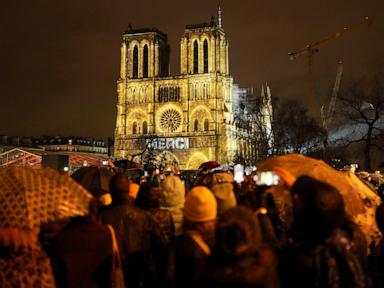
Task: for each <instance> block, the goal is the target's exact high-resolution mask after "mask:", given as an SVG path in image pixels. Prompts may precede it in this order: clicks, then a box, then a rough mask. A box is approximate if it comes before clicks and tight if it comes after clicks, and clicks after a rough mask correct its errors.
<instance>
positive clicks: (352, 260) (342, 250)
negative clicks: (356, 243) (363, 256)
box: [280, 230, 369, 288]
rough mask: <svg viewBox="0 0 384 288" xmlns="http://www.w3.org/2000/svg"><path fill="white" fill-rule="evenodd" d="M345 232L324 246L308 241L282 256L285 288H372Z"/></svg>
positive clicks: (335, 233) (282, 273)
mask: <svg viewBox="0 0 384 288" xmlns="http://www.w3.org/2000/svg"><path fill="white" fill-rule="evenodd" d="M351 247H353V243H352V242H351V241H350V239H348V236H347V234H346V233H345V232H343V231H341V230H337V231H335V232H334V233H333V235H331V236H330V237H329V238H327V239H326V240H324V241H322V242H315V241H308V240H305V241H303V242H301V243H299V244H297V245H295V246H294V247H292V248H289V249H286V250H285V251H284V252H283V253H282V257H281V263H280V279H281V284H282V287H303V288H304V287H319V288H322V287H324V288H325V287H335V288H350V287H351V288H363V287H369V286H367V285H368V283H369V282H368V279H367V276H366V275H365V271H364V269H363V265H362V264H361V263H360V259H359V257H358V256H357V255H356V254H355V253H354V252H353V250H352V249H351Z"/></svg>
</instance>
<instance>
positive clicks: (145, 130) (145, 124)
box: [143, 121, 148, 134]
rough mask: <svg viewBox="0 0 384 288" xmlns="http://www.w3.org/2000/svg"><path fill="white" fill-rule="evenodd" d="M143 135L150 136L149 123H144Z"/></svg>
mask: <svg viewBox="0 0 384 288" xmlns="http://www.w3.org/2000/svg"><path fill="white" fill-rule="evenodd" d="M143 134H148V124H147V121H144V122H143Z"/></svg>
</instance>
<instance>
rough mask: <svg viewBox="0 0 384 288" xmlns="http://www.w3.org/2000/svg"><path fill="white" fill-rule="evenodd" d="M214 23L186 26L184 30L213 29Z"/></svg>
mask: <svg viewBox="0 0 384 288" xmlns="http://www.w3.org/2000/svg"><path fill="white" fill-rule="evenodd" d="M215 27H216V23H212V22H211V23H199V24H190V25H186V26H185V29H202V28H215Z"/></svg>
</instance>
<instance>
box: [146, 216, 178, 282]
mask: <svg viewBox="0 0 384 288" xmlns="http://www.w3.org/2000/svg"><path fill="white" fill-rule="evenodd" d="M147 213H148V214H149V215H150V217H151V218H152V219H153V221H154V225H155V226H157V227H156V228H155V229H154V231H155V232H154V235H153V237H152V242H151V248H152V249H151V254H152V257H153V261H154V265H155V267H154V268H155V280H154V281H155V283H156V287H169V286H170V285H171V283H172V278H171V275H170V274H169V269H168V267H169V265H170V261H171V259H170V245H171V242H172V241H173V239H174V236H175V227H174V224H173V220H172V214H171V213H170V212H169V211H167V210H161V209H149V210H148V211H147Z"/></svg>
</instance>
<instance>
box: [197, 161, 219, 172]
mask: <svg viewBox="0 0 384 288" xmlns="http://www.w3.org/2000/svg"><path fill="white" fill-rule="evenodd" d="M219 166H220V163H219V162H216V161H208V162H204V163H202V164H201V165H200V167H199V169H198V170H199V171H206V170H211V169H214V168H217V167H219Z"/></svg>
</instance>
